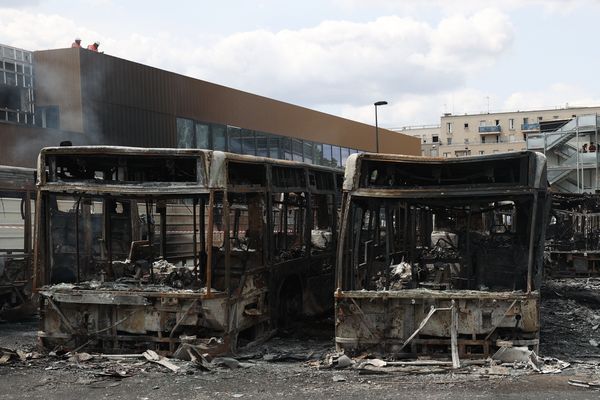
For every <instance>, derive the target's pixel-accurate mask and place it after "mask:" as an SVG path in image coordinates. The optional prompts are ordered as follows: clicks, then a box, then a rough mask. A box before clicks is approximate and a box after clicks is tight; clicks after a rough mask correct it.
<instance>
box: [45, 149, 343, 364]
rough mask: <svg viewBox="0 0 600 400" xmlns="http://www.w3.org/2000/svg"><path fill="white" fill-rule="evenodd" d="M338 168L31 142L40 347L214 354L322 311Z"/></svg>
mask: <svg viewBox="0 0 600 400" xmlns="http://www.w3.org/2000/svg"><path fill="white" fill-rule="evenodd" d="M342 178H343V177H342V173H341V172H340V171H337V170H334V169H330V168H325V167H316V166H312V165H307V164H302V163H297V162H290V161H282V160H274V159H268V158H262V157H254V156H244V155H237V154H230V153H223V152H219V151H208V150H178V149H141V148H126V147H94V146H90V147H57V148H46V149H43V150H42V151H41V153H40V156H39V160H38V193H39V197H38V201H37V203H36V210H37V214H36V218H37V223H36V226H37V227H38V228H37V232H36V250H35V257H36V258H35V261H34V264H35V273H34V286H35V287H36V289H37V292H38V294H39V299H40V300H39V301H40V317H41V329H40V332H39V337H40V340H41V342H42V344H43V345H44V346H45V347H47V348H55V347H57V346H62V347H63V348H65V349H74V348H85V349H87V350H89V351H103V352H113V353H115V352H119V353H123V352H137V351H142V352H143V351H145V350H146V349H152V350H155V351H158V352H160V353H161V354H164V355H169V354H173V353H174V352H176V351H177V349H178V348H179V346H180V345H181V344H182V343H186V344H190V345H193V346H198V347H199V348H200V350H201V352H202V353H210V354H224V353H228V352H231V351H235V349H236V348H237V346H242V345H244V344H247V343H249V342H251V341H253V340H257V339H259V338H261V337H264V336H266V335H267V334H268V333H269V332H271V331H272V329H274V327H275V326H278V325H280V324H286V323H287V322H289V319H291V318H297V317H299V316H311V315H317V314H321V313H325V312H328V311H329V312H331V310H332V309H333V298H332V293H333V292H334V269H335V261H334V260H335V249H336V243H335V235H334V232H336V230H337V226H336V224H337V221H336V218H337V215H338V213H337V209H338V205H339V201H340V199H339V197H340V196H338V193H341V189H340V186H341V183H342Z"/></svg>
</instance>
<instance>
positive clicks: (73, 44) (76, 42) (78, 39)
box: [71, 37, 81, 48]
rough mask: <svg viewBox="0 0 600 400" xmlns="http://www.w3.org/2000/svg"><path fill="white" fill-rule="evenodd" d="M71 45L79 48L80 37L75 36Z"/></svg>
mask: <svg viewBox="0 0 600 400" xmlns="http://www.w3.org/2000/svg"><path fill="white" fill-rule="evenodd" d="M71 47H72V48H81V38H80V37H76V38H75V41H74V42H73V43H71Z"/></svg>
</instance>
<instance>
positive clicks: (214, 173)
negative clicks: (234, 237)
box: [38, 146, 342, 194]
mask: <svg viewBox="0 0 600 400" xmlns="http://www.w3.org/2000/svg"><path fill="white" fill-rule="evenodd" d="M50 158H53V159H55V160H59V159H60V160H62V161H63V163H66V164H67V165H73V164H76V165H75V167H79V166H81V165H84V164H86V163H90V164H92V165H91V166H89V168H90V170H91V171H92V172H93V171H94V170H95V169H96V168H101V166H104V167H107V166H109V167H110V166H119V165H124V164H126V163H127V162H128V160H129V162H130V163H132V165H133V164H135V168H137V170H139V172H140V174H142V175H144V176H146V174H148V175H153V174H152V173H148V171H147V170H148V169H158V170H160V169H161V168H162V169H163V170H165V169H173V170H174V171H175V170H176V171H177V172H179V174H175V173H173V174H171V175H169V174H167V173H163V174H162V175H161V174H160V173H159V172H160V171H157V172H156V174H154V175H161V176H160V178H159V177H156V178H155V179H154V180H153V179H147V180H142V181H140V182H136V185H135V187H132V185H131V182H118V183H117V182H115V181H110V182H109V181H107V182H101V181H98V180H95V179H93V178H94V177H91V178H90V177H89V176H88V181H87V182H85V183H86V186H85V187H84V188H81V189H83V191H85V192H106V191H107V190H110V191H120V192H122V193H123V194H127V193H130V194H133V193H149V192H154V193H155V194H168V193H186V192H198V191H203V190H209V189H214V188H224V187H225V186H226V185H227V182H228V179H229V176H228V172H227V168H228V167H227V166H228V165H229V164H230V163H242V164H243V163H247V164H254V165H271V166H281V167H289V168H307V169H309V170H312V171H323V172H329V173H338V174H341V173H342V171H340V170H338V169H334V168H330V167H324V166H317V165H313V164H307V163H302V162H297V161H288V160H279V159H273V158H267V157H259V156H252V155H241V154H235V153H227V152H222V151H216V150H204V149H174V148H141V147H124V146H63V147H46V148H43V149H42V150H41V152H40V155H39V158H38V177H39V178H38V185H39V186H40V187H42V189H43V190H63V189H64V187H65V186H67V187H69V186H71V187H72V186H74V185H75V184H79V185H80V184H81V183H82V179H79V180H72V181H70V182H69V181H68V180H64V179H63V180H61V181H60V182H58V181H57V180H53V179H49V180H48V179H46V171H47V168H48V165H47V163H48V161H47V160H49V159H50ZM74 169H75V168H74ZM88 173H89V171H88ZM167 183H168V185H166V184H167ZM51 187H53V188H52V189H50V188H51Z"/></svg>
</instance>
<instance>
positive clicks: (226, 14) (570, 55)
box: [0, 0, 600, 128]
mask: <svg viewBox="0 0 600 400" xmlns="http://www.w3.org/2000/svg"><path fill="white" fill-rule="evenodd" d="M598 20H600V1H597V0H545V1H542V0H503V1H500V0H497V1H482V0H455V1H450V0H402V1H390V0H370V1H366V0H322V1H316V0H314V1H313V0H305V1H303V2H298V1H283V0H280V1H275V0H264V1H255V2H251V1H228V0H223V1H220V2H215V1H185V0H182V1H176V2H175V1H174V2H164V1H161V2H157V1H138V0H132V1H116V0H81V1H77V2H74V1H63V0H20V1H17V0H0V43H4V44H9V45H13V46H18V47H24V48H26V49H29V50H38V49H47V48H58V47H68V46H69V45H70V43H71V42H72V39H73V38H74V37H75V36H77V35H78V36H81V37H82V38H83V42H84V44H86V45H87V44H88V43H90V42H92V41H94V40H100V42H101V46H100V49H101V50H104V51H105V52H106V53H107V54H111V55H115V56H118V57H123V58H127V59H130V60H134V61H137V62H142V63H145V64H149V65H153V66H156V67H159V68H164V69H168V70H171V71H174V72H178V73H182V74H185V75H190V76H194V77H197V78H199V79H205V80H208V81H211V82H215V83H219V84H222V85H225V86H230V87H234V88H237V89H241V90H246V91H249V92H253V93H257V94H260V95H264V96H267V97H273V98H276V99H279V100H282V101H286V102H290V103H293V104H298V105H301V106H305V107H309V108H314V109H318V110H321V111H324V112H328V113H332V114H335V115H340V116H344V117H347V118H351V119H355V120H359V121H363V122H367V123H373V106H372V103H373V102H374V101H377V100H387V101H388V102H389V105H388V106H386V107H385V109H383V108H382V109H380V113H379V116H380V123H381V125H382V126H384V127H388V128H393V127H401V126H406V125H421V124H431V123H437V122H439V116H440V115H441V114H442V113H443V112H453V113H455V114H460V113H465V112H469V113H472V112H481V111H486V110H487V103H488V100H487V99H488V98H489V104H490V106H489V107H490V110H491V111H509V110H517V109H520V110H524V109H532V108H554V107H564V106H565V105H566V104H569V105H570V106H579V105H582V106H598V105H600V94H599V93H600V91H599V89H600V83H599V80H598V79H597V76H596V71H598V70H599V67H600V65H599V64H600V63H599V62H598V48H600V46H599V45H598V43H597V40H596V38H597V37H598V35H597V34H596V33H595V27H596V23H597V21H598Z"/></svg>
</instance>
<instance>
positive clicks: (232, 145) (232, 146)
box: [227, 126, 242, 154]
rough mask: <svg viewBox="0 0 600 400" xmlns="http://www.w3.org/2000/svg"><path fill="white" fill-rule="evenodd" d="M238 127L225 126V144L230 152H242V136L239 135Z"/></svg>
mask: <svg viewBox="0 0 600 400" xmlns="http://www.w3.org/2000/svg"><path fill="white" fill-rule="evenodd" d="M240 130H241V129H240V128H238V127H235V126H228V127H227V142H228V143H227V144H228V148H229V151H230V152H232V153H238V154H241V153H242V138H241V136H240Z"/></svg>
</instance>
